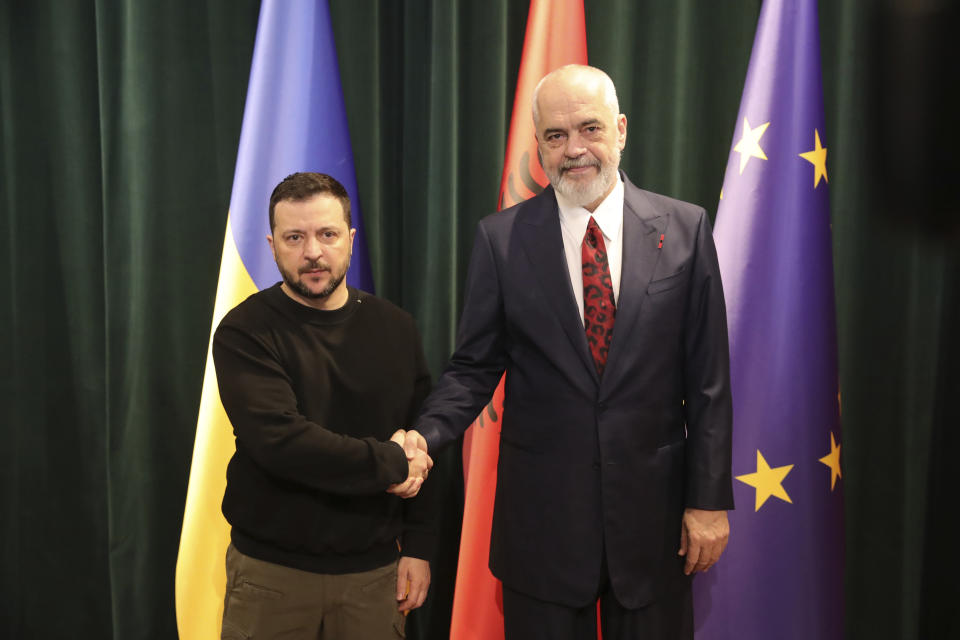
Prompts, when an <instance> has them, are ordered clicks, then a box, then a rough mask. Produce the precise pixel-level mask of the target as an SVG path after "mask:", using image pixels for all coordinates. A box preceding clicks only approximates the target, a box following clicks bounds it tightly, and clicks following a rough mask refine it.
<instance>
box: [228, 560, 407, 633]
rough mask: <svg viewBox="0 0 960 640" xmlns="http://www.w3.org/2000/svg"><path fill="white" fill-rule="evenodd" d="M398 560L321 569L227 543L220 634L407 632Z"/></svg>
mask: <svg viewBox="0 0 960 640" xmlns="http://www.w3.org/2000/svg"><path fill="white" fill-rule="evenodd" d="M396 585H397V563H396V562H393V563H391V564H388V565H386V566H384V567H380V568H378V569H373V570H372V571H363V572H360V573H345V574H320V573H311V572H309V571H300V570H299V569H292V568H290V567H284V566H281V565H278V564H274V563H272V562H266V561H264V560H258V559H256V558H251V557H250V556H247V555H244V554H243V553H240V551H238V550H237V549H236V547H234V546H233V545H232V544H231V545H230V546H229V548H228V549H227V592H226V597H225V598H224V603H223V627H222V630H221V636H220V637H221V640H228V639H229V640H233V639H235V638H243V639H248V640H259V639H261V638H263V639H266V638H286V639H289V640H294V639H296V640H300V639H309V640H380V639H384V640H386V639H390V638H403V637H405V636H404V623H405V620H406V619H405V617H404V615H403V613H401V612H400V611H398V610H397V606H398V605H397V598H396Z"/></svg>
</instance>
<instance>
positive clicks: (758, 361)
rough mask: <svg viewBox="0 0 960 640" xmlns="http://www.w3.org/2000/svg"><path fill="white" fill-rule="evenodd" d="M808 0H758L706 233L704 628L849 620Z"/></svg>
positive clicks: (816, 630) (760, 630)
mask: <svg viewBox="0 0 960 640" xmlns="http://www.w3.org/2000/svg"><path fill="white" fill-rule="evenodd" d="M826 159H827V137H826V134H825V127H824V122H823V96H822V89H821V80H820V40H819V36H818V33H817V3H816V0H766V2H764V4H763V7H762V9H761V12H760V20H759V23H758V25H757V33H756V38H755V40H754V44H753V53H752V54H751V57H750V66H749V70H748V71H747V79H746V84H745V86H744V89H743V98H742V100H741V104H740V112H739V114H738V116H737V122H736V127H735V129H734V136H733V148H732V150H731V152H730V157H729V161H728V164H727V170H726V175H725V177H724V181H723V190H722V191H721V195H720V198H721V200H720V206H719V209H718V212H717V221H716V227H715V231H714V238H715V240H716V244H717V253H718V255H719V259H720V271H721V273H722V276H723V288H724V293H725V296H726V300H727V314H728V324H729V331H730V363H731V364H730V366H731V386H732V392H733V417H734V432H733V437H734V442H733V445H734V450H733V475H734V477H735V478H736V480H735V482H734V485H735V486H734V491H735V497H736V500H737V505H738V509H737V511H735V512H732V513H731V525H730V528H731V537H730V544H729V546H728V547H727V550H726V553H725V555H724V556H723V557H722V558H721V560H720V562H719V563H718V564H717V566H716V567H715V568H714V569H713V570H711V571H710V572H709V573H707V574H705V575H703V576H700V577H698V578H697V579H696V580H695V582H694V593H695V598H696V619H697V623H696V624H697V631H696V634H697V638H698V639H699V640H720V639H730V640H733V639H736V640H753V639H756V640H761V639H763V640H766V639H768V638H777V639H778V640H780V639H790V638H796V639H797V640H801V639H802V640H808V639H810V638H816V639H817V640H824V639H830V638H841V637H842V635H843V562H844V552H843V546H844V539H843V489H842V481H841V478H842V474H841V466H840V446H841V445H840V393H839V388H838V378H837V347H836V319H835V312H834V293H833V260H832V245H831V233H830V207H829V192H828V188H827V187H828V182H827V180H828V176H827V166H826Z"/></svg>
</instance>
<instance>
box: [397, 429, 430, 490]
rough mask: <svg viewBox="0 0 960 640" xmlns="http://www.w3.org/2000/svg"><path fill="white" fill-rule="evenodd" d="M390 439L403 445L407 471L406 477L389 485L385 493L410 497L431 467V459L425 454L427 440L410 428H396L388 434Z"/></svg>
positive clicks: (418, 488) (418, 487)
mask: <svg viewBox="0 0 960 640" xmlns="http://www.w3.org/2000/svg"><path fill="white" fill-rule="evenodd" d="M390 440H391V442H396V443H397V444H399V445H400V446H401V447H403V452H404V453H405V454H406V456H407V465H408V472H407V479H406V480H404V481H403V482H401V483H399V484H393V485H390V486H389V487H388V488H387V493H392V494H394V495H397V496H400V497H401V498H412V497H414V496H415V495H417V493H419V492H420V487H421V486H422V485H423V481H424V480H426V479H427V475H428V474H429V473H430V469H431V468H433V460H432V459H431V458H430V456H428V455H427V441H426V440H425V439H424V437H423V436H422V435H420V434H419V433H418V432H416V431H414V430H412V429H411V430H410V431H405V430H404V429H397V431H396V432H394V434H393V435H392V436H390Z"/></svg>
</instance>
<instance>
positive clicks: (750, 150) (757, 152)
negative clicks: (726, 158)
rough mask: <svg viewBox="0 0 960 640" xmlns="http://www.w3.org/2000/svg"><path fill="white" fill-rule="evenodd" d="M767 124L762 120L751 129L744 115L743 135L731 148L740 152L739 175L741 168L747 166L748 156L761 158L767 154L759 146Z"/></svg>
mask: <svg viewBox="0 0 960 640" xmlns="http://www.w3.org/2000/svg"><path fill="white" fill-rule="evenodd" d="M769 126H770V123H769V122H764V123H763V124H762V125H760V126H759V127H756V128H754V129H751V128H750V123H749V122H748V121H747V118H746V116H744V118H743V137H742V138H740V142H738V143H737V145H736V146H735V147H734V148H733V150H734V151H737V152H738V153H739V154H740V174H741V175H742V174H743V169H744V167H746V166H747V162H748V161H749V160H750V158H760V159H761V160H766V159H767V154H765V153H764V152H763V149H761V148H760V137H761V136H762V135H763V132H764V131H766V130H767V127H769Z"/></svg>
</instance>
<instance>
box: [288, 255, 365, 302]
mask: <svg viewBox="0 0 960 640" xmlns="http://www.w3.org/2000/svg"><path fill="white" fill-rule="evenodd" d="M350 257H351V256H349V255H348V256H347V261H346V263H345V264H344V265H343V269H341V270H340V271H339V272H337V273H333V272H331V278H330V282H328V283H327V286H325V287H324V288H323V289H321V290H320V292H319V293H314V292H313V291H311V290H310V289H309V288H308V287H307V285H306V284H304V283H303V281H302V280H300V279H299V278H294V277H293V274H291V273H290V272H289V271H287V270H286V269H284V268H283V267H282V266H281V265H280V261H279V260H277V256H276V254H274V256H273V259H274V260H275V261H276V263H277V269H279V270H280V275H281V276H282V277H283V281H284V282H285V283H286V285H287V286H288V287H290V288H291V289H292V290H294V291H296V292H297V293H299V294H300V295H301V296H303V297H304V298H307V299H310V300H320V299H323V298H328V297H330V294H331V293H333V292H334V291H336V290H337V287H339V286H340V283H341V282H343V279H344V278H346V277H347V269H349V268H350ZM329 267H330V265H328V264H325V263H323V262H320V261H319V260H317V261H315V262H313V263H311V264H309V265H307V266H306V267H301V268H300V270H299V271H298V273H299V274H303V273H304V272H306V271H311V270H313V269H329Z"/></svg>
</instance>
